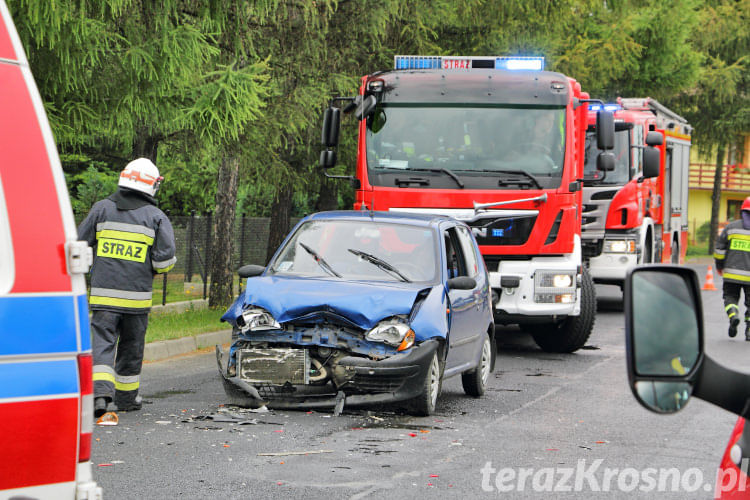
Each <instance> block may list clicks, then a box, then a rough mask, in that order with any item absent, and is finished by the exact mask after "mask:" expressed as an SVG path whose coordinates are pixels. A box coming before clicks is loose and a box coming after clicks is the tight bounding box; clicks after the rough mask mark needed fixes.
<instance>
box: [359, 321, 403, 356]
mask: <svg viewBox="0 0 750 500" xmlns="http://www.w3.org/2000/svg"><path fill="white" fill-rule="evenodd" d="M365 338H366V339H367V340H371V341H373V342H384V343H386V344H388V345H392V346H394V347H398V350H399V351H403V350H404V349H408V348H410V347H411V346H412V345H414V330H412V329H411V327H410V326H409V325H407V324H406V323H394V322H382V323H380V324H378V325H377V326H376V327H375V328H373V329H372V330H370V331H369V332H367V333H366V334H365Z"/></svg>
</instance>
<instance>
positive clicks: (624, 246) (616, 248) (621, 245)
mask: <svg viewBox="0 0 750 500" xmlns="http://www.w3.org/2000/svg"><path fill="white" fill-rule="evenodd" d="M603 251H604V252H606V253H635V240H604V248H603Z"/></svg>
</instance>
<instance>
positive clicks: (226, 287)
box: [208, 154, 240, 307]
mask: <svg viewBox="0 0 750 500" xmlns="http://www.w3.org/2000/svg"><path fill="white" fill-rule="evenodd" d="M239 171H240V162H239V159H238V158H237V156H235V155H234V154H227V155H225V156H224V157H223V158H222V161H221V165H220V166H219V173H218V179H217V182H216V211H215V213H214V218H213V219H214V220H213V240H212V244H211V261H210V263H209V270H210V275H211V289H210V291H209V293H208V306H209V307H227V306H229V305H230V304H231V303H232V300H233V298H234V297H233V293H232V281H233V269H232V252H233V250H234V249H233V242H234V215H235V211H236V209H237V184H238V179H239Z"/></svg>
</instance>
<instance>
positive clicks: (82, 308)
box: [77, 294, 91, 352]
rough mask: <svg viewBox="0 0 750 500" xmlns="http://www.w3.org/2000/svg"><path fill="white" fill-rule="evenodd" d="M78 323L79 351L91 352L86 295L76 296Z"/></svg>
mask: <svg viewBox="0 0 750 500" xmlns="http://www.w3.org/2000/svg"><path fill="white" fill-rule="evenodd" d="M77 300H78V322H79V323H80V325H81V351H83V352H86V351H90V350H91V331H90V329H89V308H88V301H87V299H86V295H85V294H84V295H79V296H78V299H77Z"/></svg>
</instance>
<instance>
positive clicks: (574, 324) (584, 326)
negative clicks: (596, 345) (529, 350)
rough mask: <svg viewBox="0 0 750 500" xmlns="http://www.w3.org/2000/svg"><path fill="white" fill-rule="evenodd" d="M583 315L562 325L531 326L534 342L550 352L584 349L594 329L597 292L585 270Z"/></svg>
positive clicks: (582, 301) (582, 294)
mask: <svg viewBox="0 0 750 500" xmlns="http://www.w3.org/2000/svg"><path fill="white" fill-rule="evenodd" d="M581 278H582V282H581V314H580V315H579V316H569V317H568V318H566V319H565V320H563V321H561V322H560V323H553V324H541V325H529V327H530V328H529V330H530V331H531V335H532V337H534V342H536V343H537V345H538V346H539V347H541V348H542V349H543V350H545V351H548V352H574V351H577V350H578V349H580V348H581V347H583V346H584V345H585V344H586V341H587V340H588V339H589V335H591V331H592V330H593V329H594V319H595V314H596V290H595V288H594V282H593V280H592V279H591V275H590V274H589V272H588V270H587V269H586V268H585V267H584V268H583V275H582V277H581Z"/></svg>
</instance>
